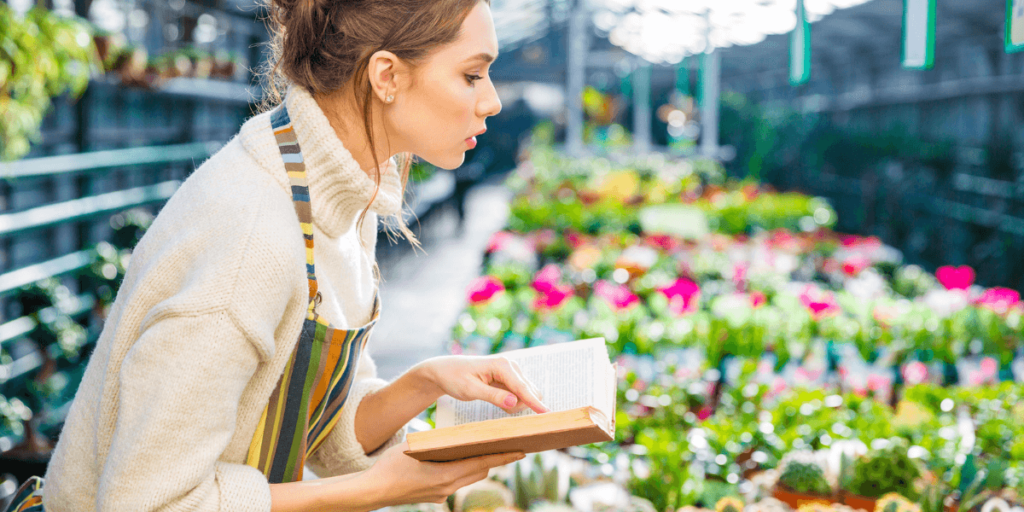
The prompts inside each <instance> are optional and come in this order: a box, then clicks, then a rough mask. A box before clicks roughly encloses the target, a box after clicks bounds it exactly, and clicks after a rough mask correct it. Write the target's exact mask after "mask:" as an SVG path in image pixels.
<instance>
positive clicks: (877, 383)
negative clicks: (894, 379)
mask: <svg viewBox="0 0 1024 512" xmlns="http://www.w3.org/2000/svg"><path fill="white" fill-rule="evenodd" d="M889 384H890V383H889V377H886V376H884V375H878V374H877V373H873V374H871V375H868V389H870V390H871V391H875V392H878V391H881V390H883V389H885V388H887V387H888V386H889Z"/></svg>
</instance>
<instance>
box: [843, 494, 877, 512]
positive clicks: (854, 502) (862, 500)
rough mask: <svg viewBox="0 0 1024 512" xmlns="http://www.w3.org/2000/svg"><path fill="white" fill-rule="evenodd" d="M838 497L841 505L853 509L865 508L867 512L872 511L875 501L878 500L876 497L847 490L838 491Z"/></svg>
mask: <svg viewBox="0 0 1024 512" xmlns="http://www.w3.org/2000/svg"><path fill="white" fill-rule="evenodd" d="M839 499H840V502H841V503H842V504H843V505H846V506H848V507H851V508H855V509H857V508H859V509H862V510H866V511H867V512H874V511H875V503H876V502H878V499H876V498H868V497H867V496H861V495H859V494H853V493H852V492H849V491H839Z"/></svg>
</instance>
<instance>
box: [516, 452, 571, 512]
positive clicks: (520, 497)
mask: <svg viewBox="0 0 1024 512" xmlns="http://www.w3.org/2000/svg"><path fill="white" fill-rule="evenodd" d="M525 467H526V465H525V464H522V463H517V464H516V465H515V469H514V470H513V475H512V478H513V483H512V489H513V492H514V493H515V505H516V507H518V508H520V509H522V510H526V509H528V508H530V507H531V506H532V505H534V504H535V503H538V502H547V503H562V502H564V501H565V499H566V496H565V493H564V492H563V489H561V486H560V485H559V483H560V482H559V480H560V478H559V475H560V473H559V469H558V465H557V464H556V465H554V466H553V467H551V468H546V467H544V460H543V458H542V457H541V455H540V454H537V455H535V456H534V458H533V460H532V463H531V464H530V467H529V469H524V468H525Z"/></svg>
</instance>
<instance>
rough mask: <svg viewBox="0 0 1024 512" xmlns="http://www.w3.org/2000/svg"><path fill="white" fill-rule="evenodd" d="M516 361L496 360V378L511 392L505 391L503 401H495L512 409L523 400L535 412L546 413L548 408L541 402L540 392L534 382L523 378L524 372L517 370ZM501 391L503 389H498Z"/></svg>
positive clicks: (494, 374)
mask: <svg viewBox="0 0 1024 512" xmlns="http://www.w3.org/2000/svg"><path fill="white" fill-rule="evenodd" d="M514 365H515V363H513V362H511V361H509V360H508V359H505V358H503V357H499V358H497V359H496V360H495V366H496V367H495V370H494V372H492V375H493V376H494V380H496V381H498V382H500V383H501V384H503V385H504V386H505V388H507V389H508V390H509V391H511V393H504V394H505V396H503V397H501V402H497V403H495V405H498V406H499V407H502V408H503V409H505V410H512V409H514V408H515V407H516V406H517V405H519V404H520V402H522V403H523V404H524V405H526V406H527V407H529V408H530V409H533V410H534V412H537V413H544V412H548V408H547V407H546V406H545V405H544V404H543V403H541V401H540V397H539V396H538V393H536V392H535V391H534V390H535V389H536V388H535V387H534V386H533V385H532V384H530V383H529V382H527V381H526V379H525V378H523V376H522V373H521V372H519V371H517V367H516V366H514ZM498 392H499V393H501V392H502V391H501V390H498Z"/></svg>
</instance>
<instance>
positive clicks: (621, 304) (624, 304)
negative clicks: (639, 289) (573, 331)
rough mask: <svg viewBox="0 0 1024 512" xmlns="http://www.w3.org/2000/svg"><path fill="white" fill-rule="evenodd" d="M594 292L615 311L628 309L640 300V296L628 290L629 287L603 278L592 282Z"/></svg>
mask: <svg viewBox="0 0 1024 512" xmlns="http://www.w3.org/2000/svg"><path fill="white" fill-rule="evenodd" d="M594 294H595V295H597V296H598V297H601V298H602V299H604V300H606V301H608V303H609V304H611V305H612V307H614V308H615V310H616V311H621V310H624V309H628V308H630V307H632V306H633V305H634V304H636V303H638V302H640V297H637V296H636V295H635V294H634V293H633V292H631V291H629V288H626V287H625V286H622V285H619V284H611V283H609V282H608V281H604V280H601V281H598V282H597V283H595V284H594Z"/></svg>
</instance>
